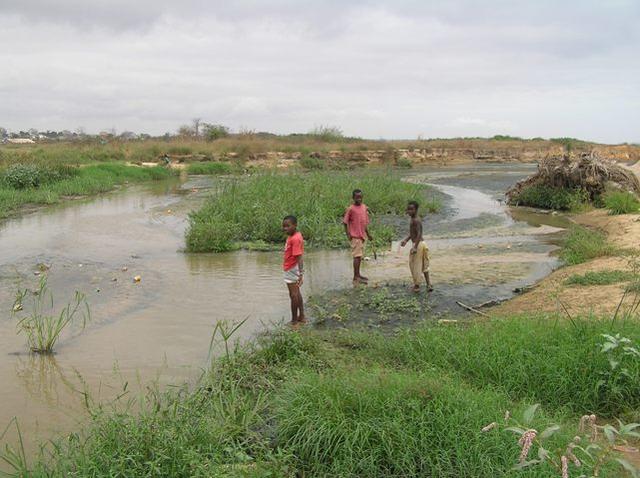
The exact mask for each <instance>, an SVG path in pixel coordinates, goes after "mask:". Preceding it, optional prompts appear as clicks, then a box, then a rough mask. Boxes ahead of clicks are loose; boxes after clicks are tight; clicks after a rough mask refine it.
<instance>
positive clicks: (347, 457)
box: [275, 368, 549, 477]
mask: <svg viewBox="0 0 640 478" xmlns="http://www.w3.org/2000/svg"><path fill="white" fill-rule="evenodd" d="M275 403H276V405H275V422H276V424H277V428H276V433H277V435H276V437H277V443H278V445H279V446H281V447H283V448H285V449H286V450H287V451H288V452H289V453H290V454H291V455H292V456H294V457H295V462H294V463H295V464H296V468H297V469H298V470H299V471H300V472H302V475H304V476H376V477H399V476H443V477H444V476H451V477H453V476H456V477H457V476H474V477H492V476H505V475H504V474H505V473H506V472H507V471H508V470H510V469H511V468H512V466H513V462H514V457H517V455H518V447H517V445H516V443H515V441H512V440H510V438H509V437H507V436H501V435H499V434H486V435H485V434H483V433H482V432H481V431H480V430H481V429H482V428H483V427H484V426H485V425H486V424H487V423H491V422H494V421H497V420H501V419H502V418H501V417H503V416H504V412H505V410H507V409H509V408H510V407H511V404H509V402H508V400H506V399H505V397H504V395H501V394H499V393H496V392H493V391H491V390H489V389H487V390H474V389H472V388H470V387H468V386H467V385H465V384H464V383H463V382H461V381H459V380H454V379H450V378H447V377H446V376H444V375H442V374H433V373H424V372H414V371H406V370H405V371H398V370H385V369H378V370H376V369H375V368H373V369H368V370H359V371H358V372H357V373H354V372H353V371H350V370H343V371H339V372H334V373H331V374H315V373H302V374H299V375H297V376H296V379H295V380H290V381H289V382H288V383H287V384H286V385H285V386H284V387H283V388H282V389H281V391H280V392H279V393H278V396H277V399H276V402H275ZM536 425H537V426H538V425H539V422H538V424H536ZM540 428H541V429H543V428H544V426H542V427H540ZM546 471H547V473H548V470H546ZM529 473H531V474H529ZM529 473H527V472H525V474H524V476H549V475H548V474H544V472H540V471H537V470H532V471H530V472H529Z"/></svg>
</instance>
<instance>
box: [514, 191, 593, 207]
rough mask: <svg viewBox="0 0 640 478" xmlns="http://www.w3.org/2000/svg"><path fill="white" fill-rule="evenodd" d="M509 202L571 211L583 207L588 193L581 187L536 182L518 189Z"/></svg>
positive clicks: (587, 200)
mask: <svg viewBox="0 0 640 478" xmlns="http://www.w3.org/2000/svg"><path fill="white" fill-rule="evenodd" d="M511 202H512V203H513V204H515V205H517V206H530V207H537V208H542V209H557V210H565V211H571V210H579V209H581V208H582V207H584V205H585V204H587V203H588V202H589V195H588V193H587V192H586V191H584V190H581V189H575V190H571V189H563V188H552V187H549V186H544V185H540V184H537V185H534V186H530V187H528V188H525V189H523V190H522V191H520V193H519V194H518V195H516V196H514V197H513V198H512V200H511Z"/></svg>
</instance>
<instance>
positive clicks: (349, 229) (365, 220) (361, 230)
mask: <svg viewBox="0 0 640 478" xmlns="http://www.w3.org/2000/svg"><path fill="white" fill-rule="evenodd" d="M351 197H352V198H353V204H352V205H351V206H349V207H348V208H347V211H346V212H345V213H344V218H343V220H342V222H343V224H344V231H345V233H346V234H347V238H348V239H349V243H350V245H351V255H352V256H353V283H354V284H357V283H359V282H363V283H365V284H366V283H367V281H368V280H369V279H367V278H366V277H364V276H362V275H361V274H360V265H361V264H362V256H363V255H364V242H365V240H367V239H369V240H370V241H371V240H373V237H371V234H369V227H368V226H369V211H368V210H367V206H366V205H364V204H363V203H362V190H360V189H355V190H354V191H353V193H352V194H351Z"/></svg>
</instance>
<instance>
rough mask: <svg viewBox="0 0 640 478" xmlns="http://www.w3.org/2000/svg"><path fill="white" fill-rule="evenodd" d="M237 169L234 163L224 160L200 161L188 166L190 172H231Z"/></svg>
mask: <svg viewBox="0 0 640 478" xmlns="http://www.w3.org/2000/svg"><path fill="white" fill-rule="evenodd" d="M236 170H237V168H235V167H234V165H232V164H231V163H224V162H198V163H190V164H189V165H188V166H187V173H189V174H212V175H214V174H231V173H233V172H235V171H236Z"/></svg>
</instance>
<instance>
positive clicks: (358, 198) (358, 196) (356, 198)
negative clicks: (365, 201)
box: [351, 189, 362, 206]
mask: <svg viewBox="0 0 640 478" xmlns="http://www.w3.org/2000/svg"><path fill="white" fill-rule="evenodd" d="M351 197H352V198H353V204H355V205H357V206H359V205H360V204H362V189H354V190H353V192H352V193H351Z"/></svg>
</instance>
